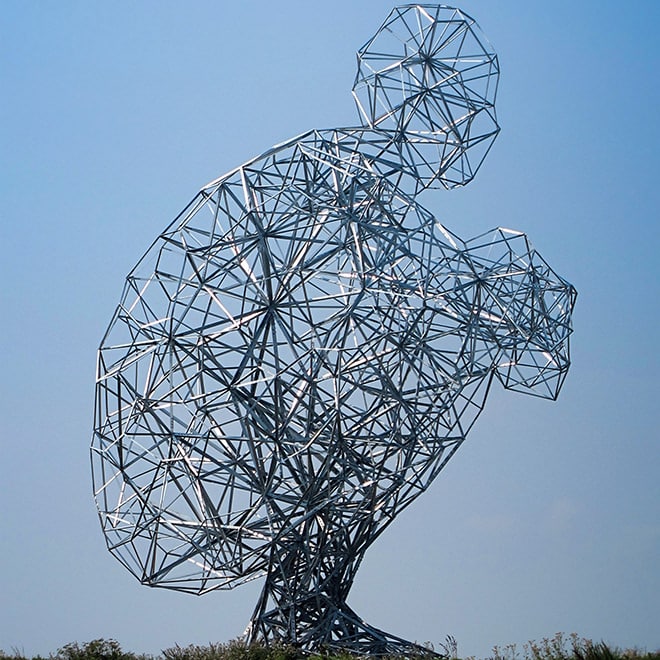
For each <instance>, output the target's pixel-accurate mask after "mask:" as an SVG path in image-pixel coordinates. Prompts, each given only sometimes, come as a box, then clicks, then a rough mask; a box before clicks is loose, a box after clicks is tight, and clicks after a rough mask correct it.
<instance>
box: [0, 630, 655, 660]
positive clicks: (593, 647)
mask: <svg viewBox="0 0 660 660" xmlns="http://www.w3.org/2000/svg"><path fill="white" fill-rule="evenodd" d="M447 639H448V641H451V643H450V644H447V646H446V648H447V649H448V650H449V653H450V656H449V659H450V660H459V656H458V650H457V646H456V643H455V642H454V640H453V638H451V637H448V638H447ZM428 648H429V651H431V650H432V646H431V645H428ZM422 657H423V656H422V655H420V658H422ZM427 657H428V656H427ZM357 658H359V656H355V655H352V654H350V653H335V652H328V653H319V654H312V655H309V654H303V653H301V652H300V651H299V650H298V649H296V648H295V647H293V646H287V645H284V644H273V645H271V646H263V645H261V644H249V645H246V644H244V643H243V642H241V641H240V640H235V641H232V642H227V643H224V644H220V643H218V644H214V643H211V644H208V645H206V646H198V645H195V644H190V645H189V646H179V645H178V644H177V645H175V646H173V647H171V648H167V649H163V651H161V653H160V655H148V654H144V653H133V652H132V651H124V650H122V648H121V646H120V645H119V642H117V641H116V640H114V639H94V640H92V641H91V642H86V643H84V644H78V642H72V643H71V644H66V645H65V646H63V647H62V648H61V649H58V650H57V651H56V652H55V653H50V654H49V655H48V656H47V657H46V658H44V657H41V656H35V657H34V658H32V659H30V658H28V657H27V656H25V654H24V653H22V652H21V651H20V650H17V649H14V650H12V652H11V653H5V652H4V651H2V650H0V660H303V659H304V660H357ZM381 660H411V659H410V658H403V657H397V656H392V657H391V658H388V659H381ZM465 660H476V658H474V657H468V658H465ZM484 660H660V649H658V650H656V651H652V652H648V651H646V650H641V649H637V648H632V649H620V648H618V647H611V646H608V645H607V644H605V642H602V641H601V642H593V641H592V640H590V639H584V638H580V637H579V636H578V635H576V634H575V633H572V634H570V635H564V634H563V633H557V634H556V635H555V636H554V637H546V638H544V639H542V640H541V641H540V642H537V641H530V642H528V643H526V644H523V645H522V648H519V647H518V646H517V645H516V644H508V645H506V646H502V647H500V646H496V647H494V648H493V652H492V655H491V656H489V657H488V658H485V659H484Z"/></svg>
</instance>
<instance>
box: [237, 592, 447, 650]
mask: <svg viewBox="0 0 660 660" xmlns="http://www.w3.org/2000/svg"><path fill="white" fill-rule="evenodd" d="M281 615H282V612H281V611H279V610H273V611H271V612H266V613H263V614H262V615H261V616H259V617H258V618H257V619H253V620H252V621H251V622H250V624H249V625H248V627H247V629H246V631H245V634H244V639H245V641H246V642H247V643H248V644H252V643H263V644H265V645H269V644H272V643H273V642H279V643H283V644H291V645H292V646H295V647H297V648H299V649H300V650H301V651H303V652H308V653H319V652H337V653H342V652H343V653H351V654H353V655H357V656H373V657H386V656H399V657H405V658H449V657H451V655H453V654H451V653H450V652H449V649H443V651H444V652H442V653H438V652H437V651H435V650H433V649H431V648H429V647H427V646H422V645H421V644H417V643H415V642H410V641H408V640H405V639H402V638H400V637H396V636H395V635H390V634H389V633H386V632H383V631H382V630H379V629H378V628H374V627H373V626H370V625H369V624H368V623H365V622H364V621H363V620H362V619H361V618H360V617H359V616H358V615H357V614H356V613H355V612H353V610H351V609H350V608H349V607H348V606H347V605H344V606H342V607H341V608H338V607H336V608H332V610H330V611H329V610H326V611H325V612H324V616H323V617H322V618H321V619H320V620H318V619H317V620H316V621H315V622H311V621H310V622H308V624H309V625H308V626H304V627H303V626H301V622H300V621H298V622H297V625H296V623H295V622H294V621H287V623H288V625H285V624H284V621H283V620H282V617H281Z"/></svg>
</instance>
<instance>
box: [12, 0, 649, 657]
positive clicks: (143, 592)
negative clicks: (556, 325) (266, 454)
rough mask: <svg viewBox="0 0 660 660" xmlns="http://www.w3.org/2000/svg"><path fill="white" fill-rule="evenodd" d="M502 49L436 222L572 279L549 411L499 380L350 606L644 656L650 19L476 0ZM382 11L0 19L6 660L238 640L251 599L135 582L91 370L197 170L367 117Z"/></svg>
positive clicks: (75, 11)
mask: <svg viewBox="0 0 660 660" xmlns="http://www.w3.org/2000/svg"><path fill="white" fill-rule="evenodd" d="M461 6H462V8H463V9H465V10H466V11H467V12H468V13H470V14H472V15H473V16H474V17H475V18H476V19H477V20H478V21H479V23H480V24H481V26H482V28H483V29H484V31H485V32H486V34H487V35H488V36H489V38H490V40H491V42H492V43H493V44H494V46H495V48H496V49H497V51H498V53H499V55H500V61H501V66H502V81H501V87H500V94H499V104H498V112H499V118H500V122H501V125H502V134H501V135H500V137H499V139H498V141H497V142H496V144H495V146H494V148H493V150H492V151H491V153H490V155H489V157H488V159H487V161H486V162H485V164H484V167H483V168H482V170H481V172H480V173H479V176H478V177H477V179H476V180H475V181H474V183H472V184H471V185H469V186H467V187H466V188H464V189H461V190H458V191H453V192H443V191H436V192H434V193H433V194H430V195H429V196H428V197H427V198H426V199H425V200H424V202H425V204H426V205H427V206H428V207H429V208H431V209H432V210H433V211H434V212H435V213H436V214H437V215H438V217H439V218H440V219H441V220H442V221H443V222H444V223H445V224H446V225H447V226H448V227H449V228H450V229H452V230H453V231H455V232H456V233H458V234H459V235H461V236H463V237H465V238H468V237H470V236H472V235H475V234H477V233H480V232H482V231H485V230H487V229H490V228H492V227H495V226H498V225H501V226H505V227H510V228H513V229H520V230H522V231H525V232H527V233H528V235H529V236H530V238H531V240H532V241H533V243H534V244H535V245H536V247H537V248H538V249H539V251H540V252H541V253H542V254H543V255H544V256H545V257H546V258H547V259H548V261H549V262H550V263H551V264H552V265H553V267H554V268H555V269H556V270H557V271H558V272H559V273H560V274H561V275H563V276H564V277H566V278H567V279H569V280H570V281H571V282H572V283H574V284H575V286H576V287H577V289H578V291H579V298H578V305H577V309H576V313H575V335H574V343H573V367H572V372H571V373H570V374H569V377H568V380H567V382H566V385H565V388H564V390H563V392H562V395H561V397H560V399H559V401H558V402H557V403H552V402H548V401H542V400H537V399H533V398H531V397H525V396H522V395H517V394H514V393H509V392H504V391H501V390H497V389H495V391H493V393H492V395H491V398H490V401H489V405H488V406H487V408H486V411H485V413H484V414H483V416H482V417H481V418H480V419H479V421H478V423H477V425H476V427H475V428H474V429H473V431H472V434H471V436H470V437H469V438H468V442H466V443H465V444H464V445H463V447H462V448H461V450H460V451H459V453H458V454H457V455H456V456H455V457H454V458H453V459H452V461H451V462H450V464H449V466H448V467H447V468H446V470H445V471H444V472H443V473H442V474H441V476H440V477H439V478H438V480H437V481H436V482H435V483H434V485H433V486H432V488H431V489H430V490H429V491H428V492H427V493H426V494H425V495H424V496H423V497H421V498H420V499H419V500H418V501H417V502H416V503H415V504H414V505H413V506H412V507H411V508H410V509H408V510H407V511H406V512H405V513H404V514H402V515H401V517H400V518H399V519H397V521H396V522H395V524H393V525H392V527H391V528H390V529H389V530H388V531H387V532H386V533H385V534H384V535H383V536H382V537H381V539H380V540H379V541H378V542H377V543H376V544H375V545H374V546H373V548H372V549H371V550H370V551H369V553H368V554H367V556H366V558H365V561H364V564H363V566H362V568H361V569H360V572H359V573H358V579H357V582H356V584H355V586H354V589H353V591H352V593H351V598H350V601H349V602H350V603H351V604H352V606H353V607H354V608H355V609H356V610H357V611H358V612H359V613H360V614H361V615H362V616H363V617H364V618H365V619H366V620H367V621H369V622H370V623H372V624H374V625H377V626H379V627H381V628H383V629H385V630H388V631H390V632H392V633H395V634H398V635H400V636H403V637H406V638H409V639H417V640H419V641H426V640H430V641H436V642H437V641H441V640H442V639H443V638H444V636H445V635H446V634H452V635H454V636H455V637H456V639H457V640H458V644H459V653H460V654H461V655H469V654H476V655H480V656H484V655H486V654H488V653H489V651H490V648H491V646H492V645H494V644H507V643H511V642H517V643H522V642H524V641H526V640H528V639H531V638H539V637H543V636H547V635H552V634H554V633H555V632H556V631H559V630H562V631H566V632H570V631H576V632H577V633H579V634H580V635H583V636H587V637H592V638H594V639H600V638H603V639H605V640H606V641H608V642H611V643H613V644H619V645H626V646H629V645H640V646H646V647H648V648H649V649H651V648H657V647H660V477H659V476H658V475H659V474H660V470H659V468H660V461H659V459H660V442H659V440H660V438H659V437H658V436H659V432H658V421H657V420H658V393H659V392H658V373H659V364H658V339H659V338H658V327H659V325H660V317H659V314H658V297H659V296H658V294H659V291H658V289H659V286H658V280H659V270H660V267H659V264H660V259H659V258H658V250H659V248H660V241H659V240H658V217H659V206H660V204H659V202H660V185H659V184H658V175H659V174H660V156H659V154H660V121H658V115H659V113H660V82H659V80H660V79H659V77H658V71H659V70H660V39H659V38H658V34H659V33H660V3H659V2H656V1H655V0H646V1H644V0H637V1H636V2H630V3H622V2H618V1H616V2H615V1H614V0H598V1H595V0H593V1H587V0H585V1H581V2H575V1H574V0H556V1H555V2H536V1H535V2H528V1H527V0H499V1H497V2H495V1H492V0H465V2H463V4H462V5H461ZM390 7H391V5H390V3H389V2H387V1H386V0H360V1H359V2H353V1H351V0H333V1H332V2H316V1H314V2H310V1H309V0H307V1H303V0H299V1H293V0H282V1H281V2H266V1H265V0H263V1H254V2H249V3H248V2H245V3H241V2H234V3H229V2H210V1H209V2H202V1H198V2H190V3H178V2H170V1H164V2H156V1H155V0H153V1H149V2H139V3H132V2H127V1H121V2H117V3H107V2H95V3H92V2H86V1H82V0H81V1H79V2H73V1H65V2H54V1H43V2H35V1H18V0H5V1H4V2H2V3H0V94H1V99H0V139H1V146H0V202H1V203H0V231H1V236H2V240H1V243H0V244H1V245H2V258H1V259H0V268H1V269H2V293H1V295H2V308H1V309H2V324H1V326H0V333H1V335H0V336H1V340H2V344H1V345H2V359H1V365H2V368H1V369H0V379H1V380H0V383H1V387H2V390H1V392H2V396H1V397H0V442H1V459H0V488H1V489H2V490H1V495H0V521H1V525H2V527H1V529H2V531H1V536H0V648H4V649H5V650H6V651H9V650H11V649H12V648H13V647H17V648H19V649H23V650H24V651H25V652H26V653H28V654H36V653H41V654H46V653H47V652H49V651H53V650H55V649H56V648H57V647H59V646H61V645H63V644H65V643H67V642H70V641H73V640H78V641H81V642H82V641H87V640H90V639H92V638H96V637H114V638H116V639H118V640H119V641H120V642H121V643H122V645H123V646H124V647H125V648H129V649H132V650H136V651H145V652H158V651H159V650H160V649H162V648H164V647H167V646H171V645H173V644H175V643H179V644H187V643H191V642H195V643H206V642H208V641H211V640H213V641H222V640H228V639H230V638H233V637H236V636H237V635H238V634H240V633H241V632H242V630H243V628H244V626H245V624H246V623H247V620H248V618H249V616H250V613H251V611H252V607H253V606H254V604H255V600H256V595H257V590H258V586H257V585H251V586H246V587H242V588H240V589H237V590H236V591H231V592H216V593H212V594H209V595H207V596H204V597H201V598H195V597H193V596H187V595H181V594H176V593H171V592H167V591H161V590H150V589H148V588H146V587H142V586H140V585H139V584H138V583H137V582H136V581H135V580H134V579H133V578H132V577H131V576H130V575H129V574H128V573H127V572H126V571H125V570H124V569H123V568H122V567H121V566H120V565H119V564H118V563H117V562H116V561H115V560H113V559H112V557H111V556H110V555H109V554H108V553H107V552H106V550H105V546H104V541H103V537H102V534H101V531H100V528H99V525H98V522H97V519H96V512H95V509H94V504H93V500H92V495H91V483H90V472H89V458H88V445H89V441H90V436H91V428H92V410H93V393H94V365H95V352H96V348H97V346H98V344H99V343H100V340H101V337H102V334H103V332H104V330H105V328H106V326H107V324H108V322H109V319H110V316H111V314H112V311H113V309H114V306H115V305H116V303H117V302H118V300H119V295H120V292H121V288H122V283H123V278H124V277H125V275H126V274H127V272H128V271H129V270H130V269H131V268H132V266H133V265H134V264H135V262H136V261H137V259H138V258H139V257H140V255H141V254H142V253H143V252H144V250H145V249H146V248H147V246H148V244H149V243H150V242H151V241H152V240H153V239H154V238H155V237H156V236H157V234H158V233H159V232H160V231H161V230H162V229H163V228H164V227H165V226H166V225H167V224H168V223H169V222H170V220H171V219H172V218H173V217H174V216H175V215H176V214H177V213H178V212H179V210H180V209H181V208H183V206H184V205H185V204H186V203H187V202H188V200H189V199H190V198H191V197H192V196H193V195H194V194H195V192H196V191H197V190H198V189H199V188H200V187H201V186H202V185H203V184H204V183H206V182H207V181H209V180H211V179H213V178H215V177H217V176H219V175H221V174H222V173H224V172H226V171H227V170H229V169H231V168H234V167H235V166H237V165H239V164H240V163H241V162H243V161H245V160H248V159H249V158H251V157H253V156H255V155H257V154H259V153H261V152H263V151H264V150H266V149H267V148H268V147H270V146H271V145H273V144H275V143H277V142H280V141H282V140H284V139H286V138H288V137H291V136H293V135H296V134H298V133H300V132H302V131H304V130H306V129H309V128H313V127H319V128H322V127H332V126H339V125H347V124H352V123H354V122H355V116H356V115H355V110H354V108H353V105H352V101H351V98H350V94H349V90H350V87H351V84H352V81H353V76H354V64H355V54H354V53H355V50H356V49H357V48H358V47H359V46H360V45H362V43H364V41H366V39H367V38H368V37H370V36H371V34H372V33H373V32H374V31H375V29H376V28H377V27H378V25H379V24H380V22H381V21H382V20H383V18H384V17H385V15H386V14H387V13H388V11H389V9H390Z"/></svg>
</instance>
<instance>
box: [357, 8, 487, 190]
mask: <svg viewBox="0 0 660 660" xmlns="http://www.w3.org/2000/svg"><path fill="white" fill-rule="evenodd" d="M357 59H358V71H357V75H356V78H355V83H354V85H353V96H354V98H355V101H356V103H357V107H358V110H359V113H360V117H361V119H362V121H363V124H364V125H366V126H367V127H369V128H371V129H374V130H375V131H378V132H386V133H387V134H388V139H389V140H390V141H391V146H390V147H389V149H388V152H389V154H392V152H393V151H396V152H397V155H398V157H399V158H400V160H401V163H402V165H403V168H404V171H405V172H406V173H408V174H411V175H412V176H413V177H415V178H416V179H417V180H418V182H419V183H420V184H421V185H422V187H429V186H441V187H445V188H453V187H456V186H461V185H464V184H466V183H468V182H469V181H471V180H472V178H473V177H474V175H475V173H476V171H477V170H478V168H479V166H480V165H481V162H482V161H483V159H484V157H485V156H486V153H487V152H488V150H489V149H490V146H491V144H492V143H493V141H494V139H495V137H496V136H497V134H498V132H499V126H498V125H497V119H496V115H495V96H496V92H497V82H498V78H499V64H498V61H497V55H496V54H495V52H494V51H493V49H492V48H491V46H490V44H489V43H488V41H487V40H486V38H485V36H484V35H483V34H482V33H481V31H480V30H479V28H478V26H477V25H476V23H475V21H474V20H473V19H472V18H470V17H469V16H468V15H467V14H465V13H463V12H462V11H460V10H459V9H454V8H452V7H447V6H444V5H423V4H420V5H406V6H402V7H397V8H395V9H393V10H392V12H391V13H390V15H389V16H388V17H387V19H386V20H385V22H384V23H383V25H382V26H381V27H380V29H379V30H378V32H377V33H376V34H375V36H374V37H372V38H371V39H370V40H369V41H368V42H367V43H366V44H365V45H364V46H363V47H362V48H361V49H360V50H359V51H358V54H357Z"/></svg>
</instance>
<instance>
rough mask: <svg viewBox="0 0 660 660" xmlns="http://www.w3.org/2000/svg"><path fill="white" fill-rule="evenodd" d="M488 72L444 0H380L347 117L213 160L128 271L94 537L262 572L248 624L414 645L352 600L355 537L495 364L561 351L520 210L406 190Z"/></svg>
mask: <svg viewBox="0 0 660 660" xmlns="http://www.w3.org/2000/svg"><path fill="white" fill-rule="evenodd" d="M498 73H499V72H498V62H497V57H496V55H495V54H494V53H493V52H492V50H491V49H490V46H489V45H488V43H487V41H486V40H485V38H484V37H483V36H482V35H481V34H480V32H479V31H478V29H477V27H476V26H475V24H474V21H473V20H472V19H471V18H469V17H468V16H467V15H465V14H464V13H462V12H461V11H459V10H457V9H452V8H449V7H444V6H436V5H409V6H404V7H401V8H398V9H395V10H393V11H392V13H391V14H390V16H389V17H388V18H387V20H386V21H385V23H384V24H383V25H382V26H381V28H380V29H379V30H378V32H377V33H376V35H375V36H374V37H373V39H371V40H370V41H369V42H368V43H367V44H366V45H365V46H364V47H363V48H362V49H361V50H360V51H359V53H358V73H357V78H356V81H355V85H354V96H355V99H356V101H357V104H358V107H359V111H360V114H361V117H362V120H363V124H362V126H359V127H356V128H341V129H332V130H320V131H310V132H308V133H306V134H304V135H302V136H301V137H298V138H296V139H294V140H291V141H290V142H288V143H285V144H283V145H280V146H277V147H274V148H273V149H271V150H269V151H268V152H266V153H265V154H263V155H261V156H259V157H257V158H255V159H254V160H252V161H250V162H248V163H246V164H245V165H243V166H241V167H239V168H238V169H236V170H234V171H233V172H230V173H229V174H227V175H225V176H223V177H221V178H219V179H217V180H216V181H213V182H212V183H210V184H208V185H207V186H205V187H204V188H203V189H202V190H201V191H200V192H199V194H198V195H197V196H196V197H195V198H194V199H193V200H192V202H191V203H190V204H189V205H188V207H187V208H186V209H185V210H184V211H183V212H182V213H181V214H180V215H179V217H178V218H176V220H175V221H174V222H173V223H172V224H171V225H170V226H169V228H168V229H166V230H165V231H164V232H163V234H161V236H160V237H159V238H158V239H157V240H156V241H155V243H154V244H153V245H152V246H151V248H150V249H149V250H148V251H147V253H146V254H145V256H144V257H143V258H142V259H141V260H140V262H139V263H138V265H137V266H136V267H135V269H134V270H133V271H132V272H131V273H130V274H129V276H128V278H127V281H126V285H125V288H124V292H123V295H122V298H121V302H120V304H119V306H118V307H117V310H116V312H115V314H114V317H113V319H112V322H111V324H110V327H109V328H108V331H107V333H106V335H105V337H104V338H103V341H102V344H101V347H100V350H99V357H98V375H97V385H96V412H95V433H94V439H93V444H92V462H93V476H94V489H95V496H96V501H97V504H98V508H99V512H100V517H101V523H102V526H103V531H104V533H105V535H106V538H107V542H108V546H109V548H110V550H111V552H112V553H113V554H114V555H115V556H116V557H117V558H118V559H119V560H120V561H121V562H122V563H123V564H124V565H125V566H126V567H127V568H128V569H129V570H130V571H131V572H132V573H134V574H135V575H136V576H137V577H138V578H139V579H140V580H141V581H142V582H143V583H144V584H147V585H151V586H161V587H169V588H172V589H178V590H182V591H190V592H193V593H204V592H207V591H210V590H213V589H217V588H230V587H234V586H236V585H238V584H241V583H243V582H246V581H248V580H254V579H256V578H265V584H264V589H263V592H262V595H261V597H260V600H259V603H258V605H257V608H256V610H255V612H254V615H253V617H252V620H251V622H250V625H249V627H248V631H247V637H248V639H249V640H252V641H254V640H263V641H266V642H268V641H272V640H282V641H286V642H291V643H294V644H296V645H298V646H300V647H301V648H303V649H307V650H311V649H316V648H319V647H321V646H324V645H325V646H327V647H336V648H343V649H348V650H352V651H356V652H360V653H372V654H384V653H396V652H400V653H409V652H412V651H415V650H416V649H417V650H418V647H415V645H413V644H410V643H408V642H405V641H404V640H401V639H399V638H397V637H394V636H392V635H389V634H386V633H384V632H382V631H379V630H377V629H375V628H373V627H371V626H369V625H368V624H366V623H365V622H363V621H362V620H361V619H360V618H359V617H358V616H357V615H356V614H355V613H354V612H353V611H352V610H351V609H350V607H349V606H348V605H347V604H346V599H347V596H348V591H349V589H350V587H351V584H352V582H353V579H354V577H355V573H356V570H357V568H358V566H359V564H360V562H361V560H362V557H363V556H364V553H365V551H366V549H367V548H368V547H369V546H370V545H371V543H372V542H373V541H374V540H375V539H376V537H377V536H378V535H379V534H380V533H381V532H382V531H383V529H384V528H385V527H386V526H387V525H388V523H390V522H391V521H392V520H393V519H394V517H395V516H396V515H397V513H399V512H400V511H401V510H402V509H403V508H404V507H406V506H407V505H408V504H409V503H410V502H412V501H413V500H414V499H415V498H416V497H417V496H418V495H419V494H420V493H422V492H423V491H424V490H425V489H426V488H427V486H428V485H429V484H430V482H431V481H432V480H433V479H434V478H435V477H436V476H437V475H438V473H439V472H440V470H441V469H442V468H443V466H444V465H445V464H446V463H447V461H448V460H449V458H450V457H451V456H452V455H453V454H454V452H455V451H456V450H457V448H458V447H459V446H460V444H461V443H462V442H463V440H464V439H465V436H466V433H467V432H468V430H469V428H470V427H471V426H472V424H473V423H474V421H475V419H476V418H477V416H478V414H479V412H480V411H481V409H482V406H483V403H484V399H485V397H486V394H487V392H488V388H489V386H490V384H491V381H492V380H493V378H496V379H498V380H500V381H501V382H502V383H503V384H504V386H505V387H507V388H509V389H516V390H520V391H528V392H532V393H535V394H538V395H540V396H545V397H548V398H555V397H556V396H557V394H558V391H559V388H560V386H561V384H562V381H563V379H564V376H565V375H566V372H567V369H568V365H569V355H568V340H569V335H570V332H571V326H570V313H571V309H572V307H573V304H574V300H575V295H576V294H575V291H574V289H573V288H572V287H571V285H570V284H568V283H567V282H566V281H565V280H563V279H562V278H561V277H559V276H558V275H556V274H555V273H554V272H553V271H552V269H551V268H550V267H549V266H548V265H547V263H546V262H545V261H544V260H543V259H542V258H541V257H540V256H539V254H538V253H537V252H536V251H535V250H534V249H533V248H532V247H531V246H530V244H529V243H528V241H527V238H526V237H525V235H524V234H521V233H519V232H514V231H510V230H506V229H497V230H495V231H492V232H490V233H488V234H484V235H483V236H479V237H478V238H475V239H472V240H469V241H462V240H461V239H459V238H458V237H457V236H456V235H454V234H453V233H451V232H450V231H449V230H448V229H446V228H445V227H443V226H442V225H441V224H440V223H439V222H438V221H437V220H436V219H435V218H434V216H433V215H432V214H431V213H430V212H429V211H427V210H426V209H425V208H423V207H422V206H420V204H419V203H418V202H417V201H416V199H415V198H416V195H417V193H418V192H420V191H421V190H422V189H424V188H427V187H429V186H444V187H447V188H449V187H453V186H459V185H464V184H465V183H467V182H469V181H470V180H471V179H472V177H473V176H474V173H475V172H476V170H477V169H478V167H479V165H480V164H481V161H482V160H483V158H484V156H485V154H486V153H487V151H488V149H489V147H490V145H491V144H492V142H493V140H494V138H495V137H496V135H497V133H498V131H499V128H498V125H497V123H496V117H495V109H494V100H495V92H496V87H497V76H498Z"/></svg>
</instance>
